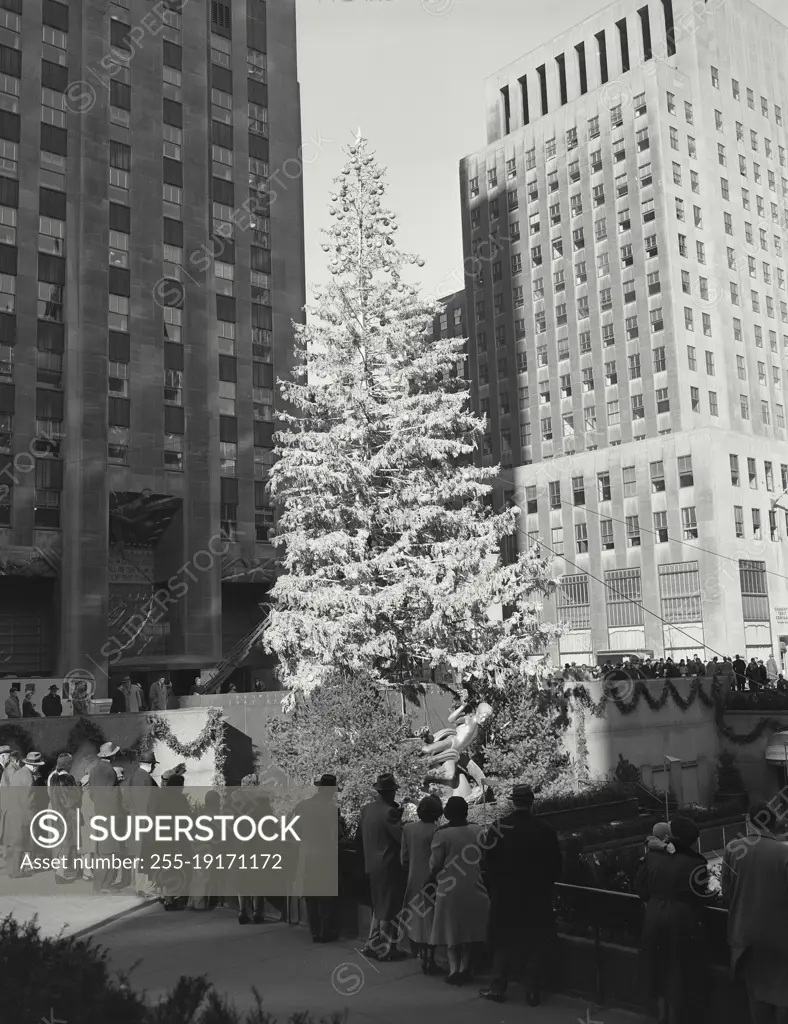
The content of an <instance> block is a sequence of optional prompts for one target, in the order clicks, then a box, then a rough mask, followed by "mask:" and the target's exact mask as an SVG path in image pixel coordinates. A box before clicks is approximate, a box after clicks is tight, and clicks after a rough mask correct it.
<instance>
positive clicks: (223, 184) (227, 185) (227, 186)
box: [211, 178, 235, 206]
mask: <svg viewBox="0 0 788 1024" xmlns="http://www.w3.org/2000/svg"><path fill="white" fill-rule="evenodd" d="M211 194H212V196H213V201H214V202H215V203H221V204H222V205H223V206H235V186H234V185H233V183H232V182H231V181H224V180H223V179H222V178H213V179H212V187H211Z"/></svg>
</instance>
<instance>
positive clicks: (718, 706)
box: [564, 679, 785, 746]
mask: <svg viewBox="0 0 788 1024" xmlns="http://www.w3.org/2000/svg"><path fill="white" fill-rule="evenodd" d="M628 682H631V684H632V696H631V698H630V699H629V700H624V699H623V698H622V697H621V696H620V695H619V694H618V693H617V692H616V690H615V687H614V684H612V683H608V682H607V681H605V687H604V689H605V692H604V694H603V696H602V698H601V700H598V701H594V700H592V698H591V694H590V693H589V692H588V690H587V689H586V687H585V686H574V687H571V688H569V689H567V690H565V691H564V697H565V699H567V700H573V701H574V702H575V704H576V706H577V708H578V710H580V709H588V710H589V711H590V712H591V714H592V715H594V716H595V717H600V716H601V715H603V714H604V712H605V708H606V707H607V704H608V702H609V701H612V702H613V704H615V706H616V708H617V709H618V710H619V712H620V713H621V714H622V715H630V714H632V712H633V711H635V710H636V709H637V707H638V705H639V704H640V701H641V698H642V699H643V700H645V702H646V704H648V706H649V708H651V710H652V711H661V710H662V708H664V707H665V705H666V704H667V702H668V698H669V697H670V698H671V699H672V700H673V703H674V704H675V705H676V706H677V707H679V708H681V710H682V711H687V710H689V708H691V707H692V705H693V704H694V703H695V701H696V700H699V701H700V702H701V703H702V704H704V705H705V706H706V707H707V708H714V718H715V721H716V723H717V728H718V729H719V731H720V733H721V734H722V735H723V736H724V737H725V739H726V740H729V741H730V742H731V743H734V744H736V746H746V745H747V744H748V743H754V742H755V741H756V740H757V739H760V737H761V736H762V735H763V734H764V732H766V730H767V729H771V730H773V731H774V730H779V729H782V728H783V726H784V725H785V723H784V722H781V721H779V719H776V718H762V719H761V720H760V721H759V722H758V724H757V725H756V726H754V727H753V728H752V729H751V730H750V731H749V732H747V733H737V732H734V731H733V729H732V728H731V727H730V726H729V725H727V724H726V722H725V702H724V699H723V690H722V685H721V684H720V682H719V681H718V680H717V679H715V680H713V682H712V684H711V691H710V692H709V693H706V691H705V690H704V689H703V685H702V683H701V681H700V679H693V681H692V683H691V684H690V688H689V691H688V694H687V697H686V698H684V697H683V696H682V694H681V693H680V692H679V690H678V688H677V687H676V685H675V683H674V682H673V680H672V679H665V680H664V681H663V685H662V691H661V692H660V694H659V695H658V696H654V695H653V694H652V693H651V690H650V689H649V687H648V685H647V683H646V680H644V679H637V680H634V681H628ZM583 729H585V721H583Z"/></svg>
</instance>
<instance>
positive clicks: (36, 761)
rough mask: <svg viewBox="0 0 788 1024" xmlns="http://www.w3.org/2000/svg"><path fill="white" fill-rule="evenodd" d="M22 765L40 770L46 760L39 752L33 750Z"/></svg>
mask: <svg viewBox="0 0 788 1024" xmlns="http://www.w3.org/2000/svg"><path fill="white" fill-rule="evenodd" d="M22 763H23V764H26V765H28V766H32V767H34V768H39V767H40V766H41V765H42V764H43V763H44V759H43V757H42V756H41V754H39V752H38V751H37V750H31V751H30V753H29V754H27V755H26V757H25V759H24V761H23V762H22Z"/></svg>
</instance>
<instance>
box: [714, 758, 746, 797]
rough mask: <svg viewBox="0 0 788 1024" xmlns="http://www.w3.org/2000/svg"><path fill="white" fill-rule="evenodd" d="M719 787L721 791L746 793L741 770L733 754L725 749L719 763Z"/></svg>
mask: <svg viewBox="0 0 788 1024" xmlns="http://www.w3.org/2000/svg"><path fill="white" fill-rule="evenodd" d="M717 789H718V791H719V792H720V793H746V789H745V786H744V780H743V779H742V777H741V772H740V771H739V769H738V768H737V767H736V758H735V757H734V756H733V754H730V753H728V752H727V751H723V752H722V753H721V754H720V756H719V760H718V765H717Z"/></svg>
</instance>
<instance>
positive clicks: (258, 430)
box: [0, 384, 274, 448]
mask: <svg viewBox="0 0 788 1024" xmlns="http://www.w3.org/2000/svg"><path fill="white" fill-rule="evenodd" d="M0 388H11V390H12V391H13V384H0ZM11 402H12V405H11V408H10V409H5V408H3V407H0V412H13V411H14V406H13V396H12V397H11ZM254 446H255V448H273V446H274V425H273V423H264V422H263V421H262V420H255V421H254Z"/></svg>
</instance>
